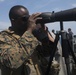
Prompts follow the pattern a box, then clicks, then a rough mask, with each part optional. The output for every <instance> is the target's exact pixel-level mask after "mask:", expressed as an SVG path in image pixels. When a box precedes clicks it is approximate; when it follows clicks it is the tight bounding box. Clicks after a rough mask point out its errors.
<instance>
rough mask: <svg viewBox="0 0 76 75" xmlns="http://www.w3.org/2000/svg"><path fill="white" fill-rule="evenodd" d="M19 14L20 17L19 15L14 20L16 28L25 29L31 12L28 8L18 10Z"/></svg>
mask: <svg viewBox="0 0 76 75" xmlns="http://www.w3.org/2000/svg"><path fill="white" fill-rule="evenodd" d="M17 13H18V14H19V17H17V18H16V19H15V21H14V23H15V26H14V27H15V28H16V29H18V30H25V29H26V28H27V21H28V17H29V13H28V12H27V10H24V9H21V10H20V11H18V12H17Z"/></svg>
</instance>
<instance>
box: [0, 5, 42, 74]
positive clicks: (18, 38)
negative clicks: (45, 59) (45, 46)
mask: <svg viewBox="0 0 76 75" xmlns="http://www.w3.org/2000/svg"><path fill="white" fill-rule="evenodd" d="M39 15H40V13H35V14H32V15H30V16H29V11H28V10H27V8H25V7H24V6H21V5H16V6H13V7H12V8H11V9H10V11H9V18H10V21H11V27H9V29H7V30H4V31H2V32H1V33H0V62H1V73H2V75H38V74H37V73H38V72H37V70H36V69H35V66H34V65H33V62H32V59H31V58H32V57H31V56H32V54H33V53H34V51H35V49H36V47H37V46H38V45H39V44H40V42H39V41H38V40H37V39H36V38H35V37H34V36H33V35H32V31H33V30H34V29H35V26H36V24H35V23H36V20H37V19H41V18H37V16H39ZM31 64H32V65H33V70H28V69H29V68H30V66H31ZM26 66H28V67H26ZM27 68H28V69H27ZM26 70H27V71H26ZM31 71H32V72H31ZM26 72H27V73H26ZM36 72H37V73H36ZM28 73H29V74H28Z"/></svg>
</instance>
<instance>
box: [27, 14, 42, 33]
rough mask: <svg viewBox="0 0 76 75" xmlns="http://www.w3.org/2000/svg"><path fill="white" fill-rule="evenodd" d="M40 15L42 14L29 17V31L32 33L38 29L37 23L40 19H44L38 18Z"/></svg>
mask: <svg viewBox="0 0 76 75" xmlns="http://www.w3.org/2000/svg"><path fill="white" fill-rule="evenodd" d="M40 14H41V13H35V14H32V15H31V16H30V17H29V19H28V28H27V30H30V31H31V32H32V31H33V30H34V29H35V28H36V21H37V20H38V19H42V18H41V17H38V16H39V15H40Z"/></svg>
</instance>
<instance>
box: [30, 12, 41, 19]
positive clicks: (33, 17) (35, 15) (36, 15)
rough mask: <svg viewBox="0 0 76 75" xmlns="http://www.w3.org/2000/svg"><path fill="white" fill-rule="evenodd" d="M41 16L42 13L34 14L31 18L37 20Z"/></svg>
mask: <svg viewBox="0 0 76 75" xmlns="http://www.w3.org/2000/svg"><path fill="white" fill-rule="evenodd" d="M40 14H41V13H34V14H32V15H31V16H30V17H31V18H32V19H35V18H37V17H38V16H39V15H40Z"/></svg>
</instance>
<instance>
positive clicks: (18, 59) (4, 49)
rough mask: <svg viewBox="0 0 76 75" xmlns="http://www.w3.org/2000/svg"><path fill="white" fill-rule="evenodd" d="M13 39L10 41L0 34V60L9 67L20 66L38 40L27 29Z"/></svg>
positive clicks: (32, 50)
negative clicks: (20, 35) (17, 37)
mask: <svg viewBox="0 0 76 75" xmlns="http://www.w3.org/2000/svg"><path fill="white" fill-rule="evenodd" d="M15 40H16V39H13V40H11V41H10V38H8V36H7V35H6V36H3V35H0V61H1V63H2V64H4V65H6V66H7V67H10V68H18V67H20V66H21V65H22V64H23V63H24V61H25V60H26V59H27V58H28V57H30V55H31V54H32V53H33V52H34V50H35V48H36V46H37V45H38V44H39V41H38V40H37V39H36V38H35V37H34V36H33V35H32V34H31V33H29V32H28V31H26V32H25V33H24V34H23V36H22V37H20V38H19V39H18V40H16V41H15Z"/></svg>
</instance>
